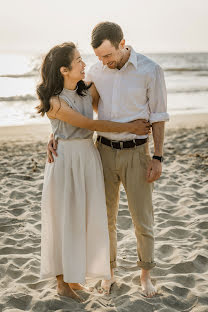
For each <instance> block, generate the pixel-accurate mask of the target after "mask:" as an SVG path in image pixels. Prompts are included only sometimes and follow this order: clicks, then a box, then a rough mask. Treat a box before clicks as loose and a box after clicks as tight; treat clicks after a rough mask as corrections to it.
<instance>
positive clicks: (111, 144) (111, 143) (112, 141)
mask: <svg viewBox="0 0 208 312" xmlns="http://www.w3.org/2000/svg"><path fill="white" fill-rule="evenodd" d="M114 142H117V141H114V140H111V142H110V146H111V148H114V147H113V143H114Z"/></svg>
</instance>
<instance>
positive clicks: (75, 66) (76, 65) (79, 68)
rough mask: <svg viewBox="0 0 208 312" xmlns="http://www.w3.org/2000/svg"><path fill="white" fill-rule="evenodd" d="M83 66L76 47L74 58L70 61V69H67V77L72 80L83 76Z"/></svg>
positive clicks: (78, 79) (77, 79)
mask: <svg viewBox="0 0 208 312" xmlns="http://www.w3.org/2000/svg"><path fill="white" fill-rule="evenodd" d="M85 66H86V64H85V63H84V62H83V60H82V58H81V55H80V53H79V51H78V50H77V49H75V50H74V59H73V61H72V63H71V69H70V70H69V71H68V75H67V76H68V78H69V79H70V80H73V81H77V82H78V81H80V80H82V79H84V77H85Z"/></svg>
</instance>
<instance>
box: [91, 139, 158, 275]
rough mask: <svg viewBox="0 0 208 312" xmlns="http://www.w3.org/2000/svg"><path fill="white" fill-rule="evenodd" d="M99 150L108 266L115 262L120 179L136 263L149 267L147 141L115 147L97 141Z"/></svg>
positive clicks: (150, 186) (150, 209)
mask: <svg viewBox="0 0 208 312" xmlns="http://www.w3.org/2000/svg"><path fill="white" fill-rule="evenodd" d="M96 145H97V148H98V150H99V152H100V156H101V160H102V165H103V173H104V180H105V192H106V205H107V215H108V229H109V237H110V261H111V268H115V267H116V266H117V263H116V258H117V230H116V221H117V215H118V207H119V197H120V184H121V183H122V184H123V186H124V188H125V191H126V194H127V199H128V207H129V211H130V214H131V217H132V221H133V224H134V228H135V234H136V238H137V253H138V262H137V263H138V266H139V267H140V268H143V269H145V270H150V269H152V268H153V267H154V266H155V265H156V263H155V262H154V232H153V223H154V215H153V206H152V190H153V184H152V183H147V182H146V173H147V167H148V164H149V161H150V160H151V158H150V155H149V148H148V143H145V144H143V145H139V146H136V147H135V148H128V149H122V150H117V149H113V148H111V147H109V146H106V145H104V144H102V143H100V142H96Z"/></svg>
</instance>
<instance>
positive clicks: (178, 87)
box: [0, 53, 208, 126]
mask: <svg viewBox="0 0 208 312" xmlns="http://www.w3.org/2000/svg"><path fill="white" fill-rule="evenodd" d="M145 55H147V56H148V57H150V58H151V59H153V60H154V61H156V62H157V63H158V64H160V66H161V67H162V68H163V70H164V73H165V79H166V86H167V92H168V112H169V113H170V116H171V115H176V114H199V113H202V114H203V113H208V53H160V54H158V53H157V54H145ZM83 59H84V61H85V62H86V64H87V68H89V67H90V66H91V65H92V64H93V63H94V62H96V61H97V58H96V56H94V55H83ZM41 60H42V57H41V56H28V55H14V54H7V55H6V54H0V126H13V125H24V124H31V123H32V124H34V123H37V124H39V123H46V122H47V118H46V117H40V116H38V115H37V113H36V110H35V106H37V104H38V100H37V97H36V93H35V89H36V85H37V83H38V82H39V81H40V64H41ZM87 68H86V71H87Z"/></svg>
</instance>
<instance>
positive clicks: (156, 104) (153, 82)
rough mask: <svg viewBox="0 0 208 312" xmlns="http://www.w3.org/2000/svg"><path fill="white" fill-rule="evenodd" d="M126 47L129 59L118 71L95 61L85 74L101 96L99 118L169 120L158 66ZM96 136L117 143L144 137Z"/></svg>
mask: <svg viewBox="0 0 208 312" xmlns="http://www.w3.org/2000/svg"><path fill="white" fill-rule="evenodd" d="M129 48H130V49H131V52H130V57H129V59H128V61H127V62H126V64H125V65H124V66H123V67H122V68H121V69H120V70H118V69H110V68H108V67H107V66H104V65H103V64H102V62H98V63H96V64H94V65H92V66H91V68H90V69H89V71H88V74H87V79H86V80H87V81H92V82H94V84H95V86H96V88H97V91H98V93H99V94H100V100H99V104H98V119H100V120H111V121H117V122H129V121H132V120H135V119H146V120H149V121H150V122H151V123H154V122H159V121H168V120H169V115H168V113H167V93H166V86H165V80H164V74H163V71H162V69H161V67H160V66H159V65H158V64H156V63H155V62H153V61H152V60H150V59H149V58H148V57H146V56H144V55H142V54H139V53H136V52H135V51H134V50H133V49H132V47H129ZM98 134H99V135H101V136H104V137H106V138H108V139H110V140H116V141H120V140H122V141H126V140H133V139H136V138H146V137H147V135H143V136H141V135H140V136H139V135H135V134H132V133H107V132H98Z"/></svg>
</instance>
